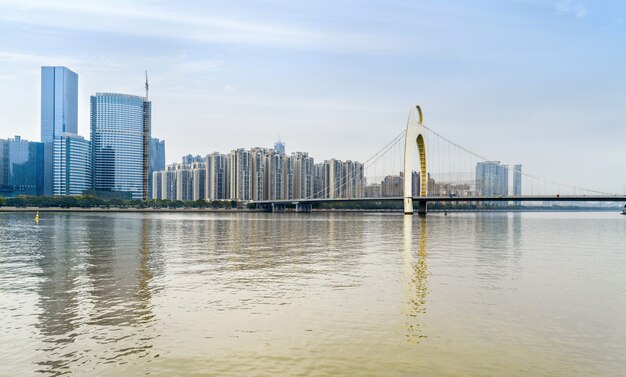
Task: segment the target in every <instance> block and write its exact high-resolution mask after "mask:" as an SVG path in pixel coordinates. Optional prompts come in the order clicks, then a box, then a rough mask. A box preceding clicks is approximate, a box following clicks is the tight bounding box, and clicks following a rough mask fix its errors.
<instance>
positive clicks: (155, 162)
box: [148, 138, 165, 198]
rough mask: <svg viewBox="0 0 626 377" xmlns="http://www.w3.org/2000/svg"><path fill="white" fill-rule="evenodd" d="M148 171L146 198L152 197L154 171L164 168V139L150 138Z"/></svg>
mask: <svg viewBox="0 0 626 377" xmlns="http://www.w3.org/2000/svg"><path fill="white" fill-rule="evenodd" d="M148 156H149V171H148V179H149V183H148V190H149V192H148V198H152V188H153V185H152V177H153V174H152V173H154V172H155V171H161V170H165V140H159V139H157V138H151V139H150V150H149V152H148Z"/></svg>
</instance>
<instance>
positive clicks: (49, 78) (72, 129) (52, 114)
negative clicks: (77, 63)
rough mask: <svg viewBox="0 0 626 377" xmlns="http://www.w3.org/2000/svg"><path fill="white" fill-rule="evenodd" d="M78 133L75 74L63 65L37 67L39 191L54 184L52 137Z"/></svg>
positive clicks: (47, 192)
mask: <svg viewBox="0 0 626 377" xmlns="http://www.w3.org/2000/svg"><path fill="white" fill-rule="evenodd" d="M66 132H67V133H74V134H76V133H78V75H77V74H76V73H74V72H72V71H71V70H69V69H68V68H66V67H41V142H42V143H44V144H45V145H44V147H43V148H44V154H45V156H44V177H43V179H44V183H43V185H44V186H43V193H42V195H52V190H53V186H54V175H53V169H54V161H53V159H54V156H53V154H54V152H53V143H54V138H55V136H57V135H60V134H62V133H66Z"/></svg>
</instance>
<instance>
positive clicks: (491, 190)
mask: <svg viewBox="0 0 626 377" xmlns="http://www.w3.org/2000/svg"><path fill="white" fill-rule="evenodd" d="M476 190H477V191H478V193H479V194H480V195H483V196H491V195H508V194H509V169H508V166H507V165H501V164H500V161H485V162H479V163H478V164H476ZM487 204H491V205H495V204H496V203H487ZM500 204H503V205H504V204H506V203H505V202H500Z"/></svg>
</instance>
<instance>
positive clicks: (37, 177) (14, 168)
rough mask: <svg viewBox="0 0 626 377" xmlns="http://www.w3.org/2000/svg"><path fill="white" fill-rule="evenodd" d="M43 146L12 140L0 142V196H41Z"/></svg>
mask: <svg viewBox="0 0 626 377" xmlns="http://www.w3.org/2000/svg"><path fill="white" fill-rule="evenodd" d="M43 168H44V144H43V143H37V142H30V141H27V140H23V139H22V138H21V137H19V136H15V138H14V139H8V140H0V196H17V195H42V194H43V188H44V187H43V186H44V169H43Z"/></svg>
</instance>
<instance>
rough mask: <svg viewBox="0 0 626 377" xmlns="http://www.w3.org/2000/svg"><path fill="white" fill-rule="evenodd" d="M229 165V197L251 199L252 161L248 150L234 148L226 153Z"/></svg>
mask: <svg viewBox="0 0 626 377" xmlns="http://www.w3.org/2000/svg"><path fill="white" fill-rule="evenodd" d="M228 158H229V160H230V161H229V167H230V198H231V199H233V200H251V199H252V163H251V158H250V151H247V150H245V149H243V148H239V149H235V150H233V151H231V152H230V154H229V155H228Z"/></svg>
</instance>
